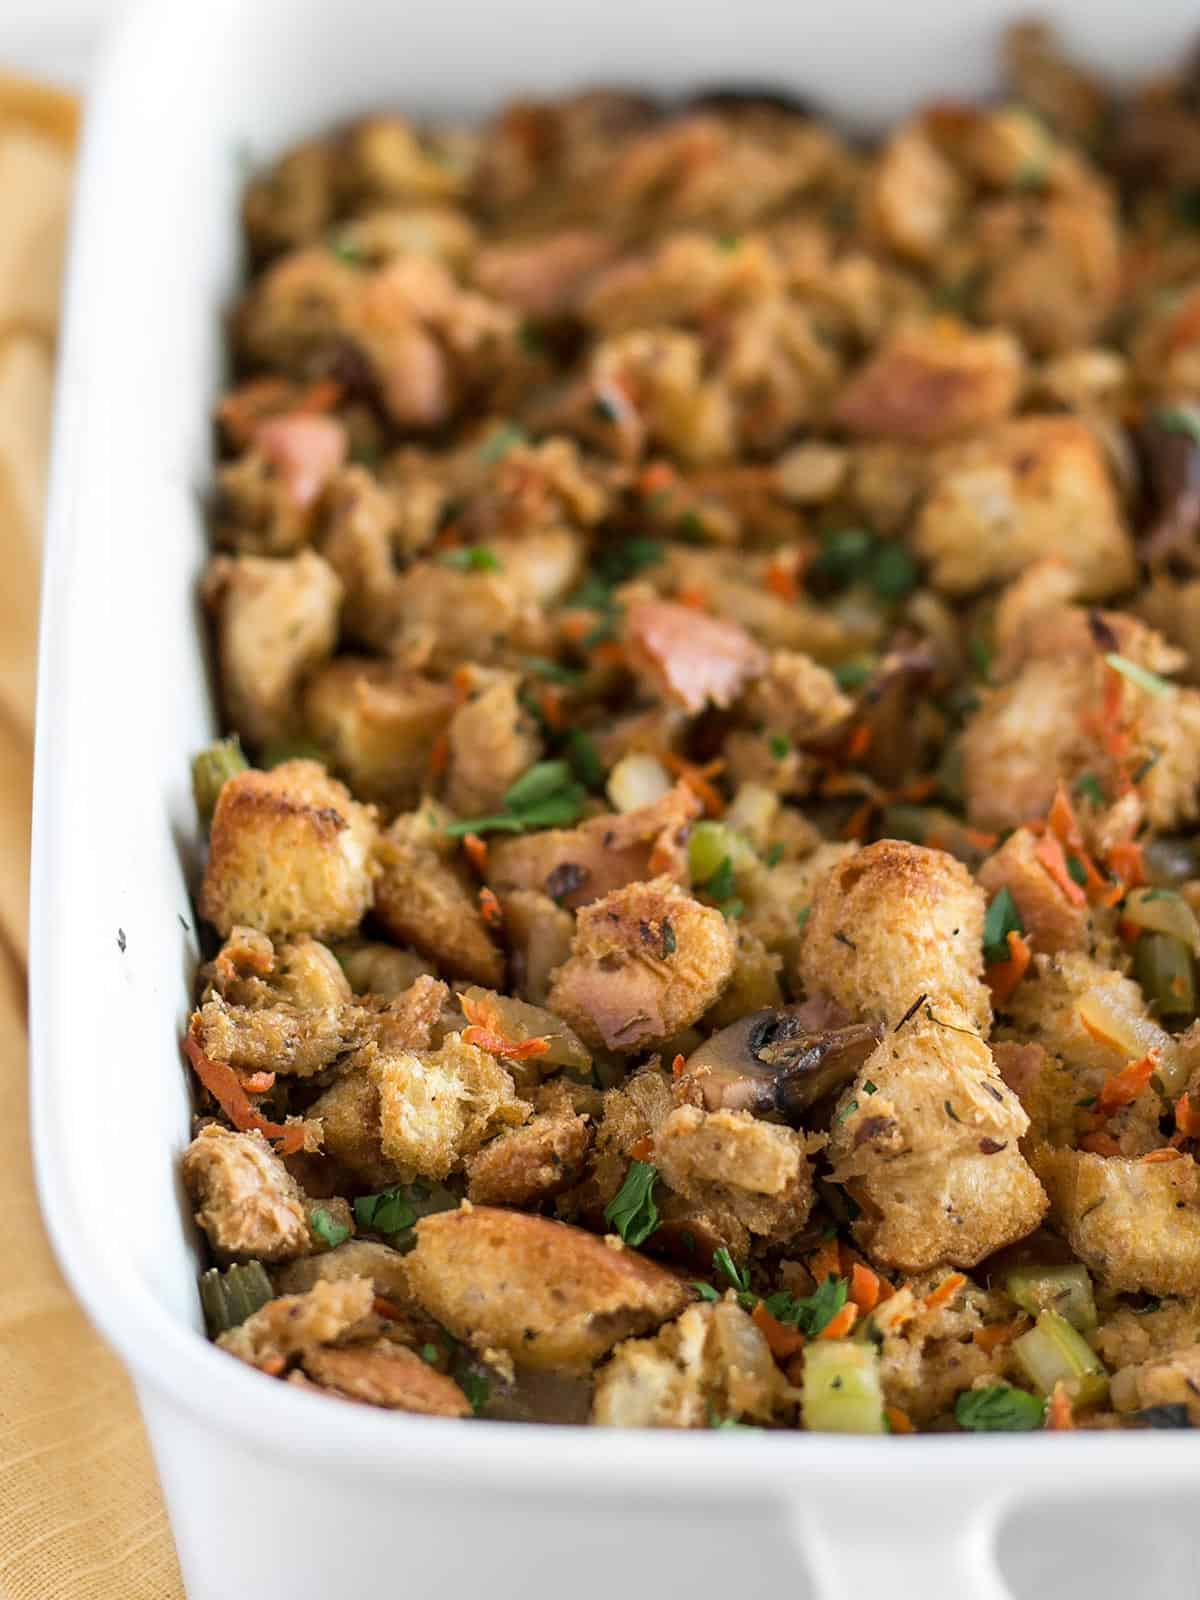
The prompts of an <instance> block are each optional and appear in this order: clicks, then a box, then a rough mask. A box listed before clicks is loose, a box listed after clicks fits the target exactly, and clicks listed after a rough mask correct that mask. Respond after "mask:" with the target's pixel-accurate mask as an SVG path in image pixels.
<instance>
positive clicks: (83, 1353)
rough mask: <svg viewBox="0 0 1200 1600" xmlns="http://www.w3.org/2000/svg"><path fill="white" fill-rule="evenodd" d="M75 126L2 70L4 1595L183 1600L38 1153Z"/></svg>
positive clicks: (0, 1495)
mask: <svg viewBox="0 0 1200 1600" xmlns="http://www.w3.org/2000/svg"><path fill="white" fill-rule="evenodd" d="M75 120H76V108H75V105H74V103H73V101H71V100H70V99H69V98H68V97H66V96H65V95H61V94H59V93H57V92H55V91H52V90H47V89H42V88H39V87H37V86H35V85H32V84H28V83H25V82H22V81H20V80H17V79H12V78H9V77H6V76H5V75H4V74H3V73H0V1218H3V1227H0V1600H181V1597H182V1594H183V1589H182V1586H181V1584H180V1581H179V1571H178V1567H177V1565H176V1561H175V1551H174V1547H173V1545H172V1543H171V1535H170V1530H169V1529H168V1527H167V1522H166V1517H165V1515H164V1512H163V1507H162V1499H161V1496H160V1494H159V1489H158V1482H157V1479H156V1477H155V1473H154V1465H153V1463H152V1461H151V1459H150V1453H149V1451H148V1449H147V1446H146V1440H145V1435H144V1433H143V1431H142V1425H141V1419H140V1418H139V1416H138V1412H137V1407H136V1405H135V1403H134V1398H133V1393H132V1391H131V1389H130V1386H129V1380H128V1379H127V1378H126V1376H125V1374H124V1372H123V1371H122V1369H121V1367H120V1366H119V1364H118V1363H117V1361H116V1360H115V1358H114V1357H113V1356H112V1355H111V1354H110V1353H109V1351H108V1350H107V1349H106V1348H105V1346H104V1345H103V1344H102V1343H101V1341H100V1340H99V1338H98V1337H97V1335H96V1334H95V1333H94V1332H93V1331H92V1329H91V1328H90V1326H89V1325H88V1323H87V1321H86V1320H85V1318H84V1316H83V1314H82V1312H81V1311H80V1310H79V1308H78V1307H77V1306H76V1304H75V1302H74V1300H73V1299H72V1298H71V1295H70V1293H69V1291H68V1290H67V1288H66V1285H65V1284H64V1283H63V1280H62V1278H61V1277H60V1275H59V1272H58V1268H57V1266H56V1265H55V1262H54V1259H53V1257H52V1256H51V1253H50V1249H49V1246H48V1244H47V1243H46V1237H45V1233H44V1232H43V1229H42V1223H41V1218H40V1216H39V1214H38V1207H37V1201H36V1198H35V1195H34V1187H33V1171H32V1167H31V1164H30V1154H29V1133H28V1128H29V1095H28V1088H27V1083H26V1037H25V1016H26V1007H25V965H26V958H27V954H28V941H27V937H26V899H27V894H28V883H29V868H28V853H29V801H30V783H31V776H32V759H33V686H34V646H35V643H36V639H35V633H34V627H35V625H34V622H33V620H32V619H33V618H34V617H35V616H36V603H37V593H36V586H37V568H38V549H39V544H40V519H41V511H42V497H43V490H44V474H45V461H46V443H47V435H48V427H49V418H50V384H51V370H52V358H53V348H54V345H53V340H54V329H55V319H56V314H57V308H56V298H57V294H56V285H57V281H58V263H59V258H60V256H61V245H62V236H63V230H64V223H65V217H66V207H67V200H68V195H69V189H70V181H71V153H72V149H73V144H74V134H75Z"/></svg>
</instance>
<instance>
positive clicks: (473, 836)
mask: <svg viewBox="0 0 1200 1600" xmlns="http://www.w3.org/2000/svg"><path fill="white" fill-rule="evenodd" d="M463 849H464V850H465V852H466V855H467V860H468V861H469V862H470V863H471V865H472V866H473V867H474V868H475V871H476V872H477V873H479V875H480V877H483V876H485V875H486V873H487V869H488V847H487V841H486V840H484V839H481V838H480V837H479V835H478V834H477V833H468V834H467V836H466V838H465V839H464V840H463Z"/></svg>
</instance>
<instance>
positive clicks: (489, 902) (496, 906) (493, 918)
mask: <svg viewBox="0 0 1200 1600" xmlns="http://www.w3.org/2000/svg"><path fill="white" fill-rule="evenodd" d="M479 915H480V916H481V917H482V918H483V920H484V921H485V922H486V923H487V925H488V927H489V928H499V927H500V926H502V924H503V922H504V913H503V911H501V909H500V902H499V900H497V899H496V896H495V895H494V894H493V893H492V891H491V890H490V889H487V888H484V889H480V891H479Z"/></svg>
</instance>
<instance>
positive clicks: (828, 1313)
mask: <svg viewBox="0 0 1200 1600" xmlns="http://www.w3.org/2000/svg"><path fill="white" fill-rule="evenodd" d="M849 1291H850V1285H849V1283H848V1282H847V1280H846V1279H845V1278H836V1277H834V1275H833V1273H832V1272H831V1273H830V1274H829V1276H828V1277H827V1278H826V1279H825V1282H824V1283H821V1284H818V1285H817V1287H816V1288H815V1289H814V1290H813V1292H812V1294H810V1295H805V1296H804V1297H803V1298H802V1299H800V1300H794V1299H793V1298H792V1296H791V1295H790V1294H787V1293H786V1292H781V1293H779V1294H772V1295H768V1296H767V1299H766V1302H765V1303H766V1307H767V1310H768V1311H769V1312H770V1313H771V1315H772V1316H773V1317H774V1318H775V1320H776V1322H782V1323H785V1324H786V1325H787V1326H789V1327H792V1328H796V1329H798V1330H799V1332H801V1333H802V1334H803V1335H804V1337H805V1338H806V1339H815V1338H816V1337H817V1335H818V1334H819V1333H821V1332H823V1330H824V1329H825V1328H827V1327H828V1326H829V1324H830V1323H831V1322H832V1321H833V1319H834V1317H836V1316H837V1314H838V1312H839V1311H840V1310H841V1309H842V1307H843V1306H844V1305H845V1304H846V1297H847V1295H848V1294H849Z"/></svg>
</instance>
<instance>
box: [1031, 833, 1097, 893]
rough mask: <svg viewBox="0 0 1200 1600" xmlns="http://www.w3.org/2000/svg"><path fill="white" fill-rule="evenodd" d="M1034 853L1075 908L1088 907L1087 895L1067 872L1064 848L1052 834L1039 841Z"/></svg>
mask: <svg viewBox="0 0 1200 1600" xmlns="http://www.w3.org/2000/svg"><path fill="white" fill-rule="evenodd" d="M1033 853H1034V855H1035V856H1036V857H1037V859H1038V860H1039V861H1040V862H1041V864H1042V866H1043V867H1045V869H1046V871H1047V872H1048V873H1049V874H1050V876H1051V877H1052V878H1053V879H1054V881H1055V883H1056V884H1057V885H1058V887H1059V888H1060V889H1061V890H1062V892H1063V894H1065V895H1066V897H1067V899H1068V900H1069V901H1070V902H1071V904H1072V905H1073V906H1085V905H1087V895H1085V894H1084V892H1083V890H1082V889H1081V888H1080V887H1079V885H1078V884H1077V883H1076V882H1075V879H1074V878H1073V877H1072V876H1071V874H1070V873H1069V872H1068V871H1067V858H1066V856H1065V855H1063V847H1062V845H1061V844H1060V843H1059V841H1058V839H1057V838H1056V837H1055V836H1054V835H1053V834H1052V833H1048V834H1046V836H1045V837H1044V838H1043V839H1040V840H1039V841H1038V844H1037V846H1036V848H1035V849H1034V852H1033Z"/></svg>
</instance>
